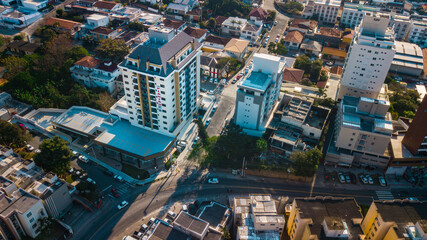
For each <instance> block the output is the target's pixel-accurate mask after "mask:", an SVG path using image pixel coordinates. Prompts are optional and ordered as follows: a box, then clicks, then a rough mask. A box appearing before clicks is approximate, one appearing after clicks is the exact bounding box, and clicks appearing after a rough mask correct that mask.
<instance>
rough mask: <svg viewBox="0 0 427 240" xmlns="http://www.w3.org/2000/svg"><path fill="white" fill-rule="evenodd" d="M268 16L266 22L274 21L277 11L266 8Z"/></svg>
mask: <svg viewBox="0 0 427 240" xmlns="http://www.w3.org/2000/svg"><path fill="white" fill-rule="evenodd" d="M267 12H268V16H267V22H274V20H276V15H277V12H276V11H274V10H267Z"/></svg>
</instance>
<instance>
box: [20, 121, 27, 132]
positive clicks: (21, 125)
mask: <svg viewBox="0 0 427 240" xmlns="http://www.w3.org/2000/svg"><path fill="white" fill-rule="evenodd" d="M18 126H19V127H20V128H22V129H25V130H27V129H28V128H27V127H26V126H25V125H24V124H22V123H20V124H19V125H18Z"/></svg>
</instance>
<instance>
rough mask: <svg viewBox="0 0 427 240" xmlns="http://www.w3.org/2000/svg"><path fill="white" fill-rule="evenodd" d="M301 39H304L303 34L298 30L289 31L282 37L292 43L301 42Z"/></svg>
mask: <svg viewBox="0 0 427 240" xmlns="http://www.w3.org/2000/svg"><path fill="white" fill-rule="evenodd" d="M303 39H304V35H303V34H302V33H300V32H299V31H290V32H288V33H287V34H286V36H285V38H284V40H285V41H286V42H293V43H302V40H303Z"/></svg>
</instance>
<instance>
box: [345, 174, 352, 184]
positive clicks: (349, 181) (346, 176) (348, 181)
mask: <svg viewBox="0 0 427 240" xmlns="http://www.w3.org/2000/svg"><path fill="white" fill-rule="evenodd" d="M345 182H346V183H351V180H350V176H348V175H345Z"/></svg>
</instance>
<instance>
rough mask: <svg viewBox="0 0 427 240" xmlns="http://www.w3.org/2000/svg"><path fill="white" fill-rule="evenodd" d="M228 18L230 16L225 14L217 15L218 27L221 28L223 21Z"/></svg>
mask: <svg viewBox="0 0 427 240" xmlns="http://www.w3.org/2000/svg"><path fill="white" fill-rule="evenodd" d="M227 19H228V17H224V16H216V17H215V22H216V26H217V27H218V28H221V26H222V23H223V22H224V21H225V20H227Z"/></svg>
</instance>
